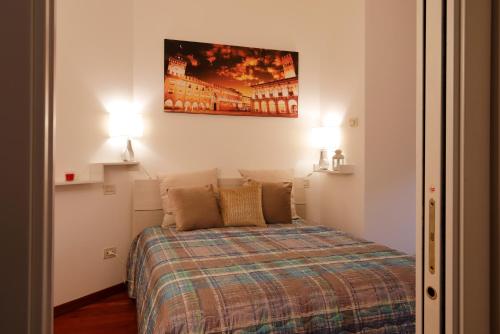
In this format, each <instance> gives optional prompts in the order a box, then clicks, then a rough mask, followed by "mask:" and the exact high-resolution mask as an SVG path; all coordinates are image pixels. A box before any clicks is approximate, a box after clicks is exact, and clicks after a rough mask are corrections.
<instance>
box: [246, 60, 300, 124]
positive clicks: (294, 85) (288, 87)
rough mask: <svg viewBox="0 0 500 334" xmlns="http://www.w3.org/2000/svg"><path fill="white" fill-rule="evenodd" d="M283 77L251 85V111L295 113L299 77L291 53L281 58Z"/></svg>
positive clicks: (297, 102) (296, 111) (296, 109)
mask: <svg viewBox="0 0 500 334" xmlns="http://www.w3.org/2000/svg"><path fill="white" fill-rule="evenodd" d="M281 62H282V65H283V74H284V76H285V78H284V79H280V80H275V81H270V82H264V83H261V84H257V85H253V86H252V88H253V96H252V111H254V112H260V113H272V114H273V113H277V114H295V115H296V114H297V113H298V104H299V79H298V78H297V75H296V73H295V66H294V64H293V59H292V55H291V54H287V55H285V56H283V57H282V58H281Z"/></svg>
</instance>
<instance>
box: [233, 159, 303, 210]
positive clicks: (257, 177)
mask: <svg viewBox="0 0 500 334" xmlns="http://www.w3.org/2000/svg"><path fill="white" fill-rule="evenodd" d="M239 172H240V174H241V176H242V177H243V179H244V180H245V181H246V182H248V181H256V182H291V183H292V184H293V179H294V173H293V169H255V170H251V169H240V170H239ZM293 193H294V189H293V186H292V193H291V198H290V202H291V210H292V218H299V216H298V215H297V211H296V209H295V199H294V196H293Z"/></svg>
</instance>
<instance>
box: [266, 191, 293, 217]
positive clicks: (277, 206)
mask: <svg viewBox="0 0 500 334" xmlns="http://www.w3.org/2000/svg"><path fill="white" fill-rule="evenodd" d="M291 194H292V183H291V182H277V183H274V182H272V183H271V182H264V183H262V212H263V213H264V219H265V220H266V223H268V224H291V223H292V210H291V200H290V198H291Z"/></svg>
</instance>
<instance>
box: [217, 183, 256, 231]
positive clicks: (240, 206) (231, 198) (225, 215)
mask: <svg viewBox="0 0 500 334" xmlns="http://www.w3.org/2000/svg"><path fill="white" fill-rule="evenodd" d="M219 196H220V199H219V203H220V208H221V213H222V220H223V221H224V226H266V222H265V220H264V215H263V213H262V185H261V184H258V183H251V184H249V185H246V186H244V187H238V188H231V189H221V190H220V193H219Z"/></svg>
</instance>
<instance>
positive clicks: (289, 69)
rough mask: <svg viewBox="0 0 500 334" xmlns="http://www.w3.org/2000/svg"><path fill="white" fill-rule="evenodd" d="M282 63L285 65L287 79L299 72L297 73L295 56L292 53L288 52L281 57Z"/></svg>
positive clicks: (284, 70) (284, 71)
mask: <svg viewBox="0 0 500 334" xmlns="http://www.w3.org/2000/svg"><path fill="white" fill-rule="evenodd" d="M281 63H282V65H283V73H284V74H285V79H290V78H295V77H296V76H297V74H296V73H295V66H294V65H293V58H292V55H291V54H287V55H286V56H283V57H282V58H281Z"/></svg>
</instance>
